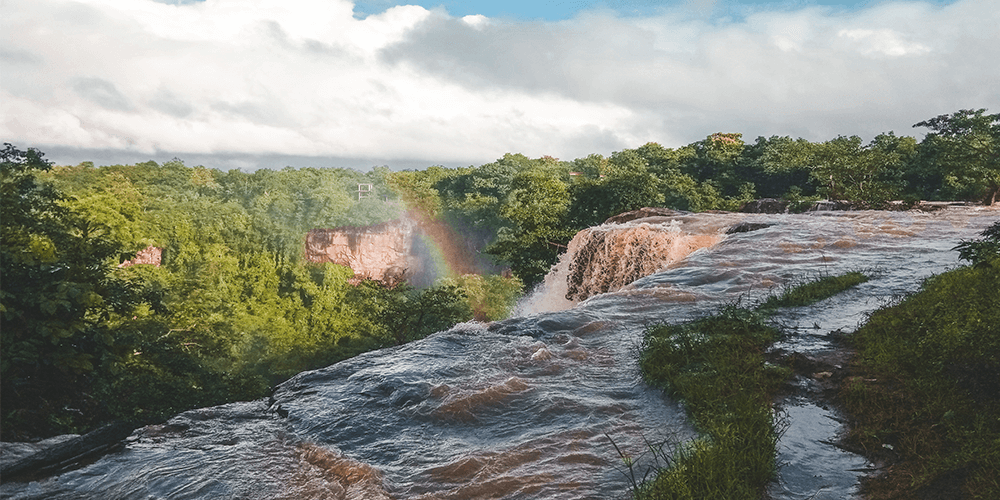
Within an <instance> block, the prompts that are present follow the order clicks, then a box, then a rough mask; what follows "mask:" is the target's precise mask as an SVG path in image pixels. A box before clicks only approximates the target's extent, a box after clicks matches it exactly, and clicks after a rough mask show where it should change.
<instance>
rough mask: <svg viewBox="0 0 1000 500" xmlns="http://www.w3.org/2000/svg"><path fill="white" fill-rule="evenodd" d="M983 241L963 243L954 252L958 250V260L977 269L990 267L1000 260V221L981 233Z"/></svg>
mask: <svg viewBox="0 0 1000 500" xmlns="http://www.w3.org/2000/svg"><path fill="white" fill-rule="evenodd" d="M980 236H982V239H979V240H972V241H963V242H961V243H959V244H958V245H957V246H956V247H955V248H953V249H952V250H958V258H959V259H962V260H967V261H969V263H970V264H972V265H973V266H977V267H990V266H993V265H994V262H995V261H996V260H998V259H1000V221H997V222H994V223H993V225H992V226H990V227H988V228H986V229H984V230H983V232H982V233H980Z"/></svg>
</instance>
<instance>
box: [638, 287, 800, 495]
mask: <svg viewBox="0 0 1000 500" xmlns="http://www.w3.org/2000/svg"><path fill="white" fill-rule="evenodd" d="M778 336H779V332H778V331H777V330H776V329H774V328H773V327H771V326H769V325H768V324H767V323H766V322H765V318H764V316H762V315H760V314H758V313H755V312H753V311H750V310H746V309H740V308H737V307H734V306H729V307H726V308H724V309H723V310H722V311H720V312H719V313H718V314H717V315H715V316H711V317H708V318H704V319H700V320H697V321H694V322H691V323H686V324H682V325H671V326H660V327H656V328H652V329H650V330H649V331H648V332H647V334H646V338H645V341H644V344H643V351H642V355H641V356H642V357H641V358H640V366H641V369H642V373H643V376H644V377H645V379H646V380H647V381H649V382H650V383H652V384H655V385H660V386H663V387H664V388H665V389H666V390H667V392H668V393H669V394H671V395H673V396H674V397H677V398H679V399H681V400H683V401H684V403H685V407H686V409H687V411H688V414H689V415H690V417H691V419H692V421H693V422H694V424H695V426H696V427H697V429H698V430H699V432H700V433H701V434H702V436H701V437H700V438H698V439H696V440H694V441H693V442H691V443H689V444H688V445H686V446H684V447H682V448H680V449H679V450H677V451H676V452H675V453H674V456H673V457H672V458H671V463H670V464H669V467H667V468H665V469H662V470H660V471H659V472H658V474H657V476H656V478H655V479H654V480H653V481H650V482H647V483H645V484H643V485H642V486H640V488H639V489H638V491H636V497H637V498H649V499H665V498H678V499H701V498H758V497H760V496H761V494H762V493H763V491H764V488H765V487H766V486H767V483H768V482H769V481H770V480H771V479H772V478H773V476H774V474H775V471H776V465H777V464H776V463H775V446H776V444H777V440H778V434H779V433H778V431H777V430H776V428H775V425H774V421H773V420H774V417H773V415H772V413H771V400H772V398H773V395H774V393H775V392H776V390H777V388H778V386H779V385H780V384H781V383H782V382H783V381H784V380H785V378H787V376H788V373H787V370H784V369H779V368H776V367H773V366H771V365H768V364H766V363H764V349H765V348H766V347H767V346H768V345H769V344H770V343H771V342H773V341H774V340H776V339H777V338H778Z"/></svg>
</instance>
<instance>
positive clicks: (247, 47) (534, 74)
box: [0, 0, 1000, 167]
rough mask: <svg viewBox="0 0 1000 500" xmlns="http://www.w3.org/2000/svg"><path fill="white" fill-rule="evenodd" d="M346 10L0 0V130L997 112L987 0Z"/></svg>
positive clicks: (448, 138)
mask: <svg viewBox="0 0 1000 500" xmlns="http://www.w3.org/2000/svg"><path fill="white" fill-rule="evenodd" d="M352 10H353V4H352V3H351V2H348V1H342V0H253V1H248V0H207V1H205V2H199V3H179V4H165V3H158V2H155V1H153V0H6V1H5V2H4V3H3V16H2V17H3V20H2V26H0V30H2V34H0V37H2V38H0V64H2V67H0V111H2V116H0V120H2V121H0V137H2V138H3V140H5V141H10V142H13V143H15V144H17V145H18V146H19V147H26V146H35V147H39V148H40V149H42V150H43V151H45V150H46V148H47V147H50V148H57V149H58V150H60V151H77V152H78V154H79V156H80V157H79V158H76V159H75V160H76V161H82V160H86V159H89V158H87V152H88V151H96V150H101V151H105V152H116V151H117V152H121V153H123V154H125V153H129V154H132V155H135V154H139V155H148V156H149V157H153V156H154V155H163V154H166V155H167V157H168V158H169V157H173V156H179V157H181V158H184V157H185V155H199V157H206V155H207V157H213V156H214V157H218V158H219V159H220V161H222V160H224V159H225V158H226V157H227V155H228V156H230V157H233V156H235V155H239V156H240V157H241V158H246V157H247V156H251V157H252V156H254V155H258V156H262V157H263V156H268V155H270V156H274V155H286V156H298V157H322V158H355V159H368V158H372V159H376V158H377V159H380V160H384V161H388V162H389V163H390V165H392V164H393V162H394V161H398V162H408V164H413V162H416V163H418V164H419V163H420V162H424V164H426V165H430V164H435V163H444V164H452V165H455V164H479V163H483V162H487V161H491V160H492V159H495V158H497V157H499V156H500V155H502V154H503V153H505V152H523V153H525V154H528V155H530V156H540V155H544V154H549V155H552V156H556V157H560V158H567V159H569V158H575V157H580V156H585V155H587V154H589V153H595V152H597V153H603V154H608V153H610V152H611V151H613V150H616V149H622V148H628V147H636V146H639V145H641V144H643V143H645V142H647V141H656V142H660V143H661V144H664V145H666V146H678V145H682V144H686V143H689V142H692V141H695V140H698V139H701V138H703V137H705V136H706V135H708V134H710V133H712V132H715V131H727V132H728V131H733V132H743V133H744V134H746V135H747V136H749V137H751V138H752V137H755V136H757V135H773V134H778V135H792V136H802V137H806V138H808V139H811V140H823V139H828V138H831V137H833V136H836V135H837V134H860V135H862V136H871V135H874V134H876V133H879V132H882V131H887V130H895V131H896V132H897V133H902V134H911V133H914V132H913V131H911V130H910V125H911V124H913V123H916V122H917V121H920V120H923V119H926V118H929V117H932V116H935V115H937V114H942V113H948V112H952V111H956V110H958V109H961V108H979V107H987V108H991V110H992V111H994V112H996V111H998V110H1000V93H998V92H997V91H996V84H995V82H997V81H1000V65H997V64H996V61H998V60H1000V0H963V1H958V2H956V3H953V4H950V5H946V6H936V5H931V4H927V3H919V2H915V3H900V2H891V3H884V4H881V5H876V6H874V7H870V8H866V9H862V10H859V11H854V12H838V11H832V10H829V9H824V8H819V7H808V8H800V9H796V10H782V11H767V12H763V11H762V12H756V13H753V14H750V15H748V16H746V17H745V18H741V19H726V20H719V19H710V18H706V17H704V16H703V15H701V14H699V13H698V12H699V11H698V10H696V9H691V8H688V9H687V10H675V11H668V12H663V13H661V14H660V15H658V16H657V17H648V18H621V17H616V16H615V15H613V14H612V13H608V12H600V11H594V12H584V13H582V14H580V15H579V16H577V17H576V18H574V19H571V20H568V21H560V22H552V23H544V22H537V21H533V22H516V21H511V20H501V19H489V18H485V17H483V16H465V17H462V18H458V17H452V16H449V15H448V13H447V12H445V11H443V10H430V11H429V10H426V9H424V8H422V7H417V6H400V7H395V8H392V9H390V10H388V11H386V12H384V13H382V14H379V15H376V16H369V17H367V18H365V19H363V20H360V19H356V18H355V17H354V16H353V12H352ZM57 159H62V158H57ZM67 159H69V158H67ZM241 161H245V160H241ZM206 164H208V163H206ZM358 166H359V167H366V166H369V165H365V164H361V165H358Z"/></svg>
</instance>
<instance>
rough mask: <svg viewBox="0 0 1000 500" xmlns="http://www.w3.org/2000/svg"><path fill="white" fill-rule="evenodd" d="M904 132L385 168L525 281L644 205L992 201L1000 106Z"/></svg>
mask: <svg viewBox="0 0 1000 500" xmlns="http://www.w3.org/2000/svg"><path fill="white" fill-rule="evenodd" d="M914 127H922V128H927V129H929V132H928V134H927V135H926V136H925V137H924V139H923V140H922V141H920V142H918V141H917V140H916V139H915V138H913V137H908V136H897V135H895V134H894V133H892V132H888V133H885V134H881V135H879V136H877V137H875V138H874V139H873V140H871V141H870V142H868V143H867V144H866V143H865V142H864V141H863V140H862V139H861V138H860V137H857V136H851V137H845V136H840V137H837V138H835V139H831V140H829V141H825V142H809V141H807V140H805V139H792V138H790V137H787V136H786V137H777V136H774V137H767V138H765V137H758V138H757V139H756V141H754V142H753V143H747V142H745V141H744V140H743V138H742V135H741V134H724V133H718V134H712V135H711V136H709V137H707V138H705V139H704V140H701V141H698V142H695V143H692V144H689V145H687V146H683V147H680V148H677V149H671V148H664V147H662V146H660V145H659V144H656V143H649V144H646V145H643V146H641V147H638V148H635V149H626V150H623V151H618V152H615V153H612V154H611V155H610V156H608V157H604V156H601V155H597V154H595V155H591V156H588V157H586V158H581V159H576V160H573V161H559V160H557V159H555V158H551V157H542V158H539V159H529V158H527V157H525V156H523V155H519V154H508V155H505V156H504V157H503V158H501V159H499V160H497V161H495V162H493V163H488V164H485V165H482V166H480V167H475V168H474V167H469V168H460V169H445V168H441V167H432V168H429V169H427V170H424V171H410V172H401V173H397V174H393V175H392V176H391V177H390V179H389V184H390V185H391V186H393V187H394V188H395V189H397V190H398V191H399V192H401V193H404V197H405V198H406V199H407V200H408V201H409V202H410V203H411V204H412V205H415V206H421V207H423V208H424V209H425V210H426V211H428V212H431V213H435V214H443V216H445V217H446V218H448V219H449V220H450V221H451V222H452V223H453V224H456V225H462V226H464V227H466V228H468V231H466V232H467V233H468V234H478V235H479V237H480V239H481V240H483V241H484V242H486V243H488V246H486V247H485V251H486V252H487V253H489V254H491V255H493V256H494V257H495V258H497V259H498V260H500V261H501V262H504V263H507V264H508V265H509V266H510V267H511V268H512V270H513V271H514V274H515V275H516V276H518V277H520V278H521V279H522V280H523V281H524V282H525V284H526V285H528V286H531V285H534V284H535V283H537V282H539V281H540V280H541V278H542V277H543V276H544V275H545V273H547V272H548V270H549V268H550V266H551V265H552V264H553V263H554V262H555V260H556V258H557V256H558V254H559V253H560V251H561V249H563V248H564V246H565V245H566V243H567V242H568V241H569V239H571V238H572V236H573V235H574V234H576V232H577V231H579V230H580V229H583V228H586V227H589V226H592V225H595V224H600V223H601V222H603V221H604V220H606V219H607V218H608V217H610V216H612V215H616V214H619V213H622V212H626V211H629V210H634V209H638V208H642V207H669V208H674V209H679V210H691V211H704V210H737V209H739V208H740V207H741V206H742V205H743V204H745V203H746V202H748V201H751V200H754V199H758V198H781V199H783V200H785V201H787V202H789V203H790V208H791V209H792V210H795V209H797V208H798V209H803V208H804V207H806V206H808V205H809V204H811V202H812V201H815V200H818V199H821V198H825V199H829V200H838V201H841V200H842V201H848V202H850V203H851V205H852V206H854V207H857V208H870V209H885V208H888V207H889V206H890V202H891V201H894V200H899V201H901V202H902V204H901V205H898V206H902V207H907V206H910V205H912V204H913V203H915V202H916V201H918V200H974V201H983V202H986V203H990V204H992V203H994V202H996V201H997V196H998V194H1000V114H993V115H989V114H986V110H985V109H980V110H962V111H958V112H956V113H953V114H950V115H941V116H938V117H935V118H932V119H930V120H927V121H923V122H920V123H918V124H916V125H914Z"/></svg>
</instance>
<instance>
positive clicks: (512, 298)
mask: <svg viewBox="0 0 1000 500" xmlns="http://www.w3.org/2000/svg"><path fill="white" fill-rule="evenodd" d="M442 284H454V285H455V286H457V287H458V289H459V290H461V291H462V293H464V294H465V297H466V299H467V300H468V304H469V309H470V310H471V311H472V316H473V319H475V320H476V321H498V320H501V319H505V318H507V317H508V316H510V313H511V311H512V310H513V308H514V306H515V305H516V304H517V299H518V298H520V297H521V293H522V292H523V291H524V286H523V285H522V284H521V280H519V279H517V278H507V277H504V276H497V275H492V276H483V275H480V274H464V275H462V276H459V277H458V278H454V279H451V278H445V279H443V280H442Z"/></svg>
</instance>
